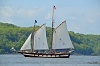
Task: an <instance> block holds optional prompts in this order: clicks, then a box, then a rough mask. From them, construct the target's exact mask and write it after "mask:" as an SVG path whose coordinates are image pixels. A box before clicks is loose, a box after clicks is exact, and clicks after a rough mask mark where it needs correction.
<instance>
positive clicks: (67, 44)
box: [52, 21, 74, 49]
mask: <svg viewBox="0 0 100 66" xmlns="http://www.w3.org/2000/svg"><path fill="white" fill-rule="evenodd" d="M68 48H74V46H73V45H72V42H71V40H70V37H69V34H68V30H67V26H66V21H64V22H62V23H61V24H60V25H59V26H58V27H57V28H56V29H55V30H54V32H53V43H52V49H68Z"/></svg>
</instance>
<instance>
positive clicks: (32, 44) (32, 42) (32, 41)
mask: <svg viewBox="0 0 100 66" xmlns="http://www.w3.org/2000/svg"><path fill="white" fill-rule="evenodd" d="M36 23H37V21H36V20H35V22H34V28H33V32H32V36H31V38H32V39H31V50H32V52H34V49H33V46H34V33H35V24H36Z"/></svg>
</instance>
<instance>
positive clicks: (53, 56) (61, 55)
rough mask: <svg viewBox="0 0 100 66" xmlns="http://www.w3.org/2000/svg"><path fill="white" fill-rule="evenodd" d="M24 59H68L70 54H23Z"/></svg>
mask: <svg viewBox="0 0 100 66" xmlns="http://www.w3.org/2000/svg"><path fill="white" fill-rule="evenodd" d="M23 55H24V56H25V57H35V58H69V57H70V53H57V54H51V53H50V54H49V53H48V54H45V53H24V54H23Z"/></svg>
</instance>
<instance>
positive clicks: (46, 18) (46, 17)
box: [45, 12, 51, 20]
mask: <svg viewBox="0 0 100 66" xmlns="http://www.w3.org/2000/svg"><path fill="white" fill-rule="evenodd" d="M49 19H51V13H50V12H49V13H47V15H46V16H45V20H49Z"/></svg>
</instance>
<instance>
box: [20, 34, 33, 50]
mask: <svg viewBox="0 0 100 66" xmlns="http://www.w3.org/2000/svg"><path fill="white" fill-rule="evenodd" d="M31 35H32V34H30V35H29V37H28V38H27V40H26V41H25V43H24V44H23V46H22V47H21V49H20V50H30V49H31Z"/></svg>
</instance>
